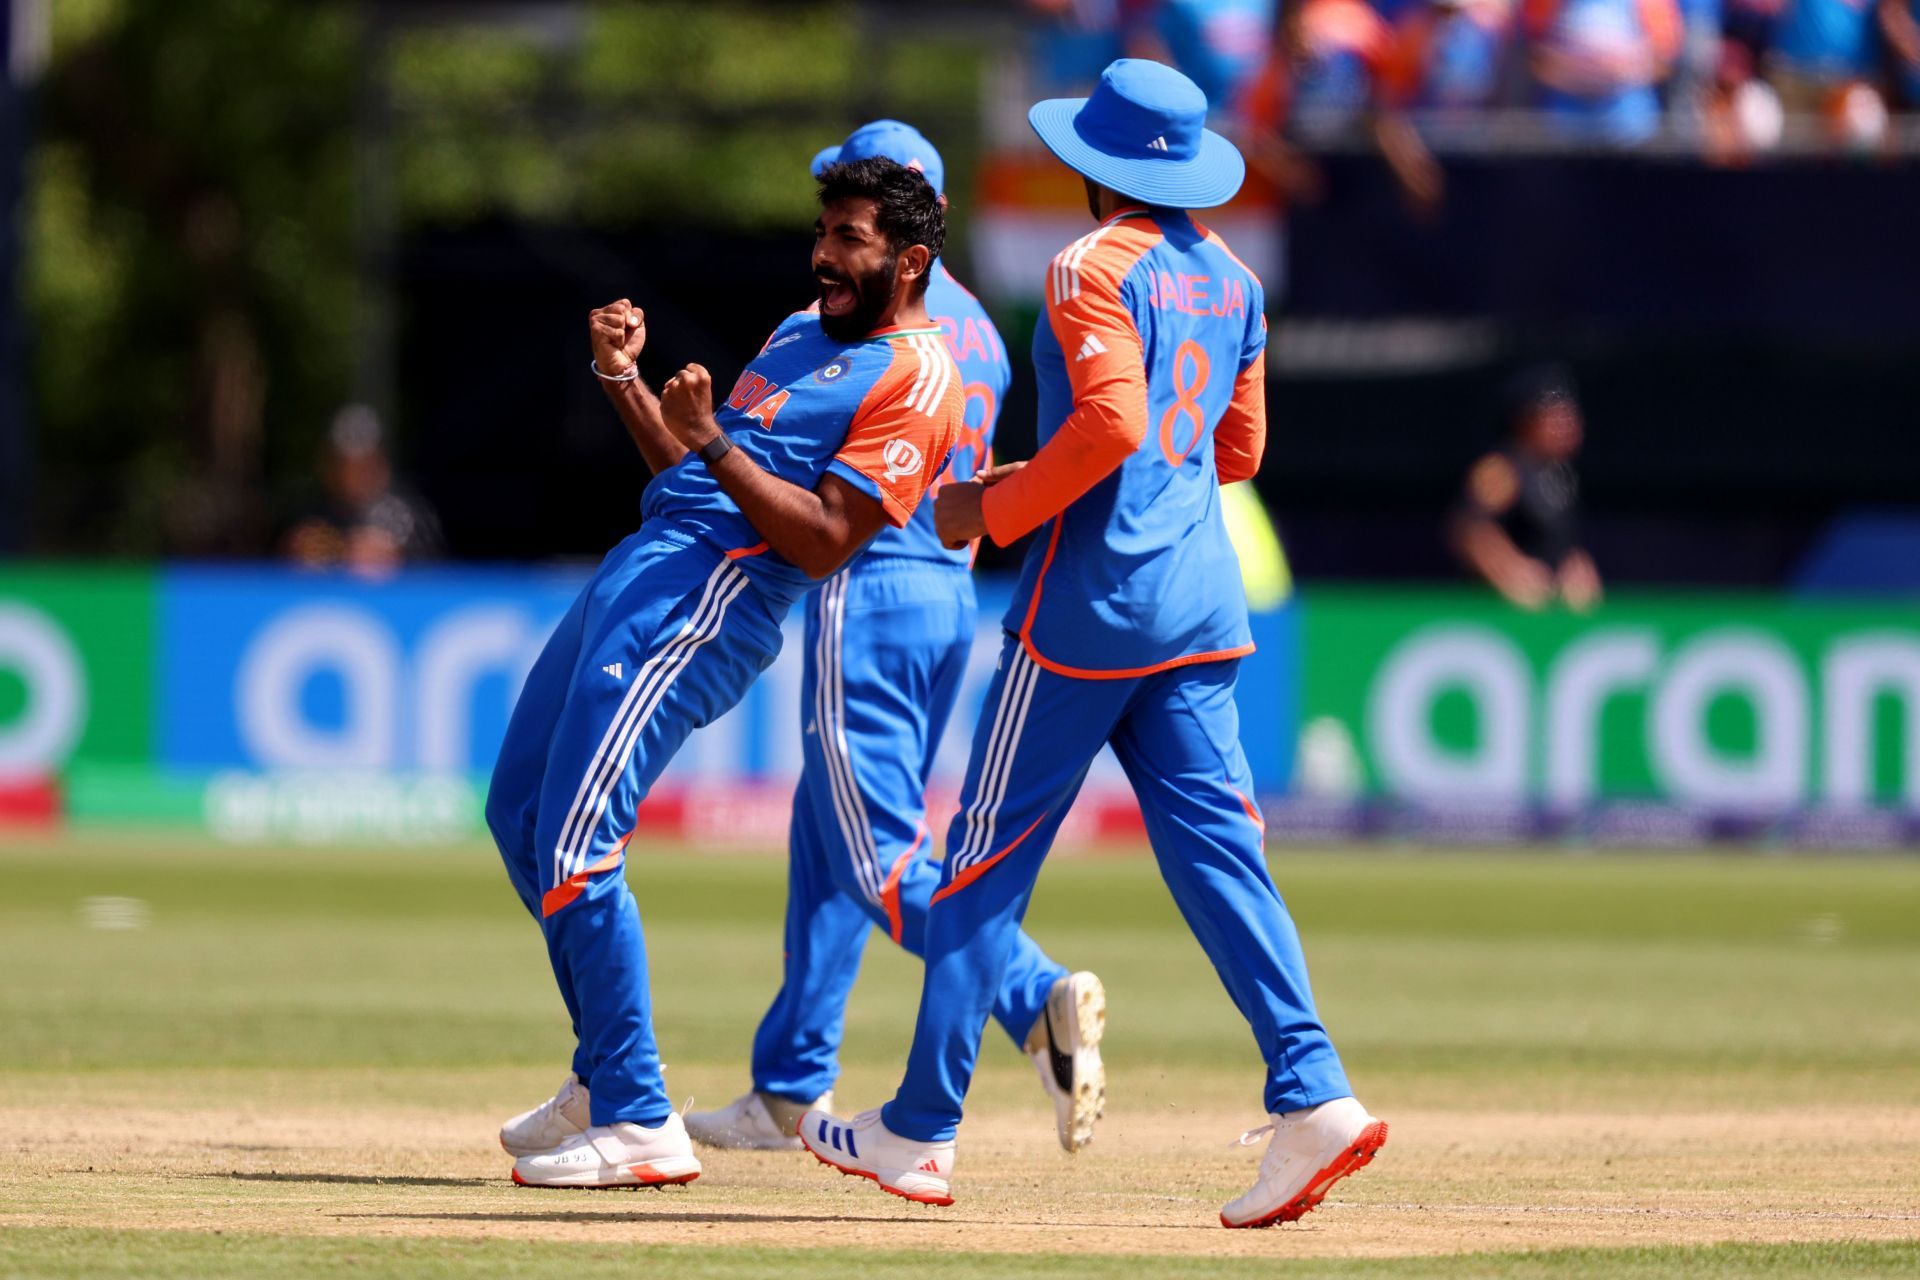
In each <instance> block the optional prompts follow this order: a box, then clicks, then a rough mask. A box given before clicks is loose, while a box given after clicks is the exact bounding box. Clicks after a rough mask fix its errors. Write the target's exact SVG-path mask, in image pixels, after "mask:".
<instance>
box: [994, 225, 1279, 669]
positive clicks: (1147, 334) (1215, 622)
mask: <svg viewBox="0 0 1920 1280" xmlns="http://www.w3.org/2000/svg"><path fill="white" fill-rule="evenodd" d="M1263 303H1264V297H1263V294H1262V291H1261V287H1260V281H1259V279H1258V278H1257V277H1256V276H1255V275H1254V274H1253V272H1251V271H1249V270H1248V269H1247V268H1246V266H1245V265H1244V264H1242V263H1241V262H1240V260H1239V259H1238V258H1236V257H1234V255H1233V253H1232V252H1231V251H1230V250H1229V249H1228V248H1227V246H1226V244H1225V242H1223V241H1222V240H1221V239H1220V237H1219V236H1217V235H1215V234H1213V233H1212V232H1210V231H1208V230H1207V229H1206V228H1204V227H1202V226H1200V225H1198V224H1196V223H1195V222H1194V221H1193V220H1192V219H1191V218H1189V217H1188V216H1187V215H1186V214H1185V213H1182V212H1179V211H1177V210H1168V209H1152V210H1148V209H1138V208H1136V209H1130V210H1123V211H1122V212H1120V213H1118V214H1116V215H1115V216H1114V217H1112V218H1110V219H1109V220H1108V221H1107V222H1105V223H1103V224H1102V225H1101V226H1100V227H1099V229H1097V230H1095V231H1094V232H1093V233H1092V234H1090V235H1088V236H1086V237H1085V238H1083V239H1081V240H1079V241H1077V242H1076V243H1074V244H1072V245H1070V246H1068V248H1067V249H1066V250H1065V251H1064V252H1062V253H1061V254H1060V256H1059V257H1057V258H1055V259H1054V261H1053V265H1052V266H1051V267H1050V268H1049V277H1048V282H1047V313H1046V316H1045V318H1044V319H1043V320H1042V322H1041V324H1040V325H1039V327H1038V328H1037V330H1036V331H1035V333H1034V336H1033V363H1034V374H1035V377H1036V378H1037V380H1038V387H1039V395H1040V403H1039V428H1040V440H1041V447H1040V451H1039V452H1038V453H1037V454H1036V455H1035V456H1034V459H1033V461H1032V462H1030V463H1028V464H1027V466H1026V467H1025V468H1024V469H1023V470H1021V471H1020V472H1018V473H1016V474H1015V475H1013V476H1012V477H1010V478H1008V479H1007V480H1004V481H1002V482H1001V483H1000V484H998V485H995V486H994V487H993V488H992V489H989V490H988V491H987V495H986V502H985V511H986V521H987V530H988V533H989V534H990V535H991V536H992V537H993V539H994V541H995V542H997V543H1000V544H1001V545H1005V544H1006V543H1008V542H1011V541H1012V540H1013V539H1015V538H1017V537H1019V536H1021V535H1022V534H1024V533H1026V532H1027V531H1028V530H1031V529H1034V528H1039V530H1040V536H1038V537H1037V538H1035V539H1034V542H1033V546H1032V548H1031V549H1030V550H1029V552H1028V555H1027V559H1026V564H1025V567H1024V569H1023V571H1022V573H1021V577H1020V585H1019V589H1018V590H1017V592H1016V593H1015V595H1014V600H1013V606H1012V608H1011V609H1010V610H1009V611H1008V613H1007V619H1006V623H1007V628H1008V629H1009V630H1010V631H1014V632H1016V633H1017V634H1018V635H1019V636H1020V638H1021V640H1022V642H1023V643H1024V645H1025V647H1026V649H1027V652H1028V653H1029V654H1030V655H1031V656H1032V657H1033V659H1034V661H1035V662H1037V663H1039V664H1040V665H1041V666H1042V667H1044V668H1046V669H1048V670H1050V671H1054V672H1057V673H1059V674H1062V675H1071V676H1083V677H1090V678H1119V677H1126V676H1136V675H1144V674H1148V673H1151V672H1153V671H1158V670H1162V669H1165V668H1167V667H1173V666H1180V665H1183V664H1186V663H1192V662H1204V661H1211V660H1216V659H1223V658H1230V657H1238V656H1240V655H1241V654H1245V653H1249V652H1251V651H1252V649H1253V643H1252V635H1251V632H1250V631H1249V629H1248V625H1247V602H1246V595H1245V592H1244V590H1243V589H1242V587H1241V583H1240V564H1239V560H1238V559H1237V558H1236V557H1235V555H1234V551H1233V544H1232V542H1231V541H1230V540H1229V539H1228V537H1227V529H1226V524H1225V522H1224V520H1223V519H1222V517H1221V513H1220V485H1221V484H1222V483H1223V482H1226V483H1230V482H1232V481H1235V480H1244V479H1247V478H1249V477H1250V476H1252V475H1253V473H1254V471H1255V470H1257V469H1258V467H1259V459H1260V454H1261V452H1262V450H1263V448H1264V446H1265V440H1266V404H1265V360H1264V353H1265V350H1266V320H1265V317H1264V316H1263V314H1262V311H1263Z"/></svg>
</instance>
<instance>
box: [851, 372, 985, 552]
mask: <svg viewBox="0 0 1920 1280" xmlns="http://www.w3.org/2000/svg"><path fill="white" fill-rule="evenodd" d="M965 415H966V401H965V400H964V399H963V398H962V395H961V391H960V372H959V370H958V369H957V368H956V367H955V366H954V363H953V357H952V356H950V355H948V354H947V348H946V343H945V341H944V340H942V339H941V338H940V337H939V336H938V335H931V336H928V337H926V338H925V339H924V340H923V339H922V337H921V335H917V334H916V335H910V336H907V337H904V338H900V339H896V340H895V342H894V348H893V363H892V364H891V365H889V366H888V367H887V371H886V372H885V373H883V374H881V375H880V377H879V378H878V379H877V380H876V381H875V382H874V384H873V386H872V387H870V388H869V389H868V391H867V394H866V398H865V399H863V400H862V401H861V402H860V407H859V408H858V409H857V410H855V411H854V415H853V421H852V423H851V424H849V425H848V427H847V438H846V441H845V442H844V443H843V444H842V445H841V446H840V452H839V453H837V454H835V455H834V458H833V463H832V464H831V466H830V467H829V468H828V469H829V470H830V471H833V472H835V473H837V474H838V475H840V476H841V477H842V478H843V479H846V480H847V481H849V482H850V483H852V484H853V485H854V487H856V488H858V489H860V490H861V491H862V492H863V493H866V494H867V495H868V496H869V497H872V498H875V499H877V500H878V501H879V503H880V506H881V509H882V510H883V511H884V512H885V513H886V517H887V520H888V522H889V523H891V524H893V525H894V526H895V527H899V526H901V525H904V524H906V522H907V521H909V520H911V519H912V518H913V513H914V509H915V508H917V507H918V506H919V505H920V500H921V499H922V498H923V497H925V496H926V493H927V487H928V486H929V485H930V484H932V483H933V480H934V477H936V476H938V475H939V474H940V472H941V471H942V469H944V468H945V467H946V465H947V455H948V454H949V453H951V452H952V451H953V441H954V436H955V434H956V432H957V431H958V430H959V427H960V424H961V422H962V421H963V420H964V419H965Z"/></svg>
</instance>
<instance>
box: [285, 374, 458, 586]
mask: <svg viewBox="0 0 1920 1280" xmlns="http://www.w3.org/2000/svg"><path fill="white" fill-rule="evenodd" d="M381 434H382V433H381V430H380V419H379V416H378V415H376V414H375V413H374V411H373V410H372V409H370V408H368V407H367V406H366V405H348V406H347V407H346V408H344V409H342V410H341V411H340V412H339V413H338V414H336V415H335V416H334V419H333V426H332V428H331V429H330V430H329V431H328V432H327V447H326V450H325V452H324V454H323V456H322V458H321V462H320V490H321V491H320V493H319V494H318V495H317V496H316V497H315V498H314V499H313V500H312V501H311V502H309V503H308V504H307V505H306V507H305V508H304V509H303V510H302V511H301V512H300V515H299V516H298V518H297V519H295V521H294V522H293V526H292V527H291V528H290V529H289V530H288V531H287V534H286V537H285V538H283V539H282V540H281V547H282V550H283V551H284V553H285V554H286V556H287V557H288V558H289V559H291V560H293V561H295V562H296V563H298V564H300V565H303V566H305V567H307V568H313V569H318V568H332V567H336V566H339V567H345V568H348V569H351V570H353V571H355V572H356V573H367V574H381V573H388V572H391V571H392V570H394V569H397V568H399V567H400V566H401V565H402V564H405V563H407V562H409V561H415V560H431V559H435V558H437V557H438V556H439V555H440V554H441V553H442V551H443V549H444V548H443V544H442V539H441V534H440V521H439V520H438V519H437V518H436V517H435V516H434V514H433V509H432V508H431V507H429V506H427V504H426V503H425V502H424V501H422V500H421V499H420V498H419V497H417V496H416V495H414V494H412V493H409V492H406V491H405V490H403V489H400V488H397V487H396V486H395V484H394V480H393V463H392V462H391V461H390V460H389V459H388V457H387V450H386V445H385V443H384V442H383V440H382V438H381Z"/></svg>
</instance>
